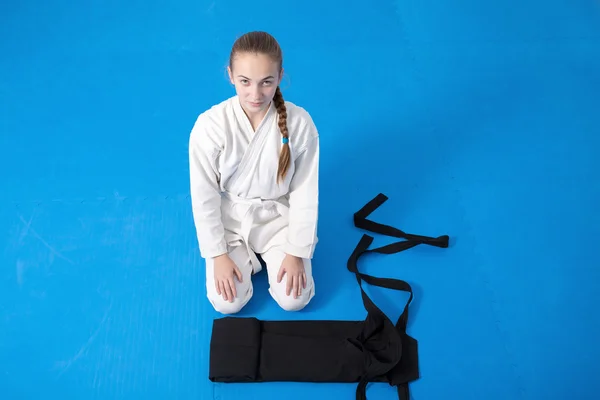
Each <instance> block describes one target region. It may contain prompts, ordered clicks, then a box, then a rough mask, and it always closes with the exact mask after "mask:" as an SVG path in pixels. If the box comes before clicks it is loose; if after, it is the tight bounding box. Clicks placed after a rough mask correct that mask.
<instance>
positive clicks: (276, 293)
mask: <svg viewBox="0 0 600 400" xmlns="http://www.w3.org/2000/svg"><path fill="white" fill-rule="evenodd" d="M269 292H270V293H271V297H273V299H274V300H275V301H276V302H277V304H278V305H279V306H280V307H281V308H282V309H284V310H285V311H300V310H302V309H304V307H306V306H307V305H308V303H310V301H311V300H312V298H313V297H314V295H315V288H314V283H313V282H312V280H311V282H310V283H309V284H308V285H307V286H306V289H304V288H303V289H302V292H301V293H300V296H297V297H294V295H293V293H290V294H289V295H288V294H287V293H286V284H285V279H284V280H283V281H282V282H281V283H280V284H278V285H277V286H275V287H271V288H270V289H269Z"/></svg>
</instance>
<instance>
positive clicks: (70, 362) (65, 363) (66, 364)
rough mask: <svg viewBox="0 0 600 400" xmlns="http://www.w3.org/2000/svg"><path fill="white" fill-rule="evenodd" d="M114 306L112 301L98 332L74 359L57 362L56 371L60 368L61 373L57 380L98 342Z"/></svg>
mask: <svg viewBox="0 0 600 400" xmlns="http://www.w3.org/2000/svg"><path fill="white" fill-rule="evenodd" d="M112 306H113V303H112V301H111V303H110V304H109V306H108V308H107V309H106V311H105V312H104V316H103V317H102V320H100V323H99V324H98V327H97V328H96V330H95V331H94V333H92V335H91V336H90V337H89V339H88V340H87V341H86V342H85V343H84V344H83V346H81V347H80V348H79V351H77V353H76V354H75V355H74V356H73V357H71V358H70V359H68V360H66V361H58V362H56V364H55V369H56V368H60V372H59V373H58V375H57V376H56V379H57V380H58V379H59V378H60V377H61V376H62V375H63V374H64V373H65V372H67V371H68V370H69V369H70V368H71V366H72V365H73V364H74V363H76V362H77V361H78V360H79V359H80V358H81V357H83V355H84V354H85V353H86V352H87V350H88V349H89V348H90V347H91V345H92V343H93V342H94V340H96V337H97V336H98V334H99V333H100V331H101V330H102V328H103V327H104V325H106V321H107V320H108V315H109V313H110V310H111V309H112Z"/></svg>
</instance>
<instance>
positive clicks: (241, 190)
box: [189, 96, 319, 314]
mask: <svg viewBox="0 0 600 400" xmlns="http://www.w3.org/2000/svg"><path fill="white" fill-rule="evenodd" d="M286 108H287V127H288V132H289V145H290V154H291V162H290V167H289V169H288V172H287V175H286V177H285V180H283V181H282V182H281V183H279V182H278V181H277V169H278V163H279V154H280V152H281V147H282V145H283V144H282V136H281V132H280V131H279V127H278V125H277V120H278V115H277V110H276V109H275V105H274V104H271V106H270V108H269V110H268V112H267V114H266V115H265V117H264V118H263V120H262V122H261V124H260V125H259V126H258V127H257V129H256V132H254V131H253V129H252V126H251V124H250V121H249V119H248V118H247V116H246V115H245V113H244V111H243V109H242V107H241V105H240V102H239V99H238V97H237V96H234V97H231V98H229V99H227V100H225V101H223V102H222V103H220V104H217V105H215V106H213V107H212V108H210V109H209V110H207V111H205V112H203V113H202V114H200V116H199V117H198V119H197V121H196V123H195V125H194V127H193V129H192V132H191V134H190V141H189V156H190V185H191V199H192V210H193V216H194V223H195V225H196V232H197V236H198V242H199V246H200V253H201V256H202V257H203V258H205V259H206V268H207V270H206V281H207V282H206V285H207V295H208V298H209V300H210V301H211V303H212V304H213V306H214V307H215V309H217V311H220V312H222V313H226V314H229V313H235V312H237V311H239V310H240V309H241V308H242V307H243V306H244V305H245V304H246V303H247V302H248V301H249V300H250V298H251V297H252V294H253V289H252V283H251V275H252V274H255V273H257V272H259V271H260V270H261V269H262V267H261V265H260V263H259V261H258V258H257V257H256V254H255V252H256V253H259V254H261V256H262V258H263V260H264V261H265V263H266V265H267V271H268V276H269V284H270V288H269V292H270V293H271V295H272V297H273V298H274V299H275V300H276V301H277V302H278V303H279V304H280V305H281V306H282V307H283V308H284V309H288V310H297V309H301V308H303V307H304V306H305V305H306V304H307V303H308V302H309V301H310V300H311V298H312V297H313V296H314V293H315V292H314V282H313V278H312V264H311V259H312V257H313V253H314V250H315V245H316V244H317V241H318V238H317V220H318V173H319V135H318V131H317V129H316V127H315V125H314V123H313V121H312V118H311V117H310V115H309V114H308V112H307V111H305V110H304V109H303V108H301V107H299V106H296V105H295V104H293V103H291V102H288V101H286ZM224 253H229V256H230V257H231V258H232V260H233V261H234V262H235V263H236V265H237V266H238V268H239V269H240V271H241V272H242V275H243V282H242V283H241V284H240V283H239V281H238V280H237V278H234V281H235V283H236V291H237V298H236V299H235V301H234V302H233V303H229V302H226V301H225V300H223V298H222V296H220V295H218V294H217V292H216V288H215V284H214V273H213V271H214V270H213V260H212V258H213V257H215V256H218V255H221V254H224ZM286 253H287V254H291V255H295V256H298V257H301V258H302V259H303V261H304V266H305V272H306V277H307V286H306V289H304V288H302V295H301V297H300V298H298V299H294V297H293V295H290V296H287V295H286V293H285V288H286V281H287V276H284V278H283V280H282V282H281V283H279V284H278V283H277V273H278V272H279V267H280V265H281V261H283V258H284V257H285V254H286Z"/></svg>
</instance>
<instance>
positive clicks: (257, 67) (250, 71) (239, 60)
mask: <svg viewBox="0 0 600 400" xmlns="http://www.w3.org/2000/svg"><path fill="white" fill-rule="evenodd" d="M227 71H228V73H229V79H230V81H231V83H232V84H233V85H235V91H236V92H237V95H238V97H239V98H240V103H241V105H242V107H243V108H244V110H245V111H246V113H248V114H250V115H255V116H258V115H261V114H264V113H265V112H266V111H267V109H268V108H269V104H270V103H271V100H273V97H274V96H275V91H276V90H277V86H278V85H279V84H280V83H281V77H282V75H283V70H281V71H279V65H278V63H277V62H274V61H273V60H272V59H271V58H269V56H267V55H264V54H254V53H242V54H238V55H237V56H236V57H235V59H234V61H233V69H232V68H230V67H228V68H227Z"/></svg>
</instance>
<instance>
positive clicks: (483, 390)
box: [0, 0, 600, 400]
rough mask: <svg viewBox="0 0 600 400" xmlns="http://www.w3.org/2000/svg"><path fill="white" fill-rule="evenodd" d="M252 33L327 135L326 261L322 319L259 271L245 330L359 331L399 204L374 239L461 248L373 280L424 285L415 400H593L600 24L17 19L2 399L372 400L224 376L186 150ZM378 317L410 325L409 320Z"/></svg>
mask: <svg viewBox="0 0 600 400" xmlns="http://www.w3.org/2000/svg"><path fill="white" fill-rule="evenodd" d="M311 25H313V26H311ZM254 29H260V30H267V31H269V32H271V33H273V34H274V35H275V36H276V37H277V38H278V39H279V41H280V42H281V45H282V47H283V49H284V52H285V53H284V56H285V61H284V62H285V68H286V72H287V77H286V79H285V80H284V83H283V86H282V89H283V93H284V96H285V98H287V99H289V100H291V101H293V102H295V103H297V104H299V105H302V106H304V107H306V108H307V109H308V110H309V112H310V113H311V114H312V115H313V118H314V120H315V122H316V124H317V126H318V128H319V130H320V132H321V143H322V164H321V165H322V167H321V168H322V169H321V171H322V172H321V182H322V185H321V187H322V189H321V223H320V238H321V242H320V244H319V247H318V250H317V254H316V257H315V260H314V265H315V267H314V269H315V270H314V274H315V279H316V284H317V295H316V297H315V298H314V301H313V302H312V303H311V304H310V305H309V307H308V308H306V309H305V310H304V311H302V312H300V313H285V312H283V311H281V310H279V309H278V307H277V305H276V304H275V303H274V302H273V301H272V300H271V299H270V297H269V295H268V294H267V282H266V276H265V275H266V274H265V273H264V272H263V273H261V274H260V275H259V276H257V277H256V280H255V282H256V283H255V285H256V290H255V293H256V294H255V297H254V298H253V299H252V301H251V303H250V304H249V305H248V307H247V308H246V309H244V311H243V313H242V314H241V315H243V316H250V315H251V316H257V317H259V318H264V319H361V318H364V316H365V314H366V312H365V310H364V309H363V306H362V302H361V297H360V291H359V289H358V287H357V285H356V279H355V277H354V276H353V275H352V274H351V273H349V272H348V271H347V270H346V259H347V257H348V255H349V254H350V252H351V251H352V249H353V248H354V246H355V245H356V243H357V241H358V239H359V238H360V236H361V234H362V232H360V231H358V230H357V229H355V228H354V227H353V225H352V213H353V212H354V211H356V210H357V209H358V208H360V207H361V206H362V205H363V204H364V203H365V202H366V201H368V200H369V199H371V198H372V197H373V196H375V195H376V194H377V193H380V192H383V193H385V194H386V195H387V196H388V197H389V200H388V202H387V203H385V205H384V206H382V208H381V209H380V210H377V212H376V213H375V214H374V215H373V218H374V219H376V220H378V221H380V222H383V223H388V224H392V225H394V226H396V227H398V228H401V229H403V230H406V231H408V232H412V233H417V234H423V235H431V236H436V235H442V234H449V235H450V236H451V238H452V240H451V246H450V248H448V249H438V248H428V247H424V246H421V247H418V248H414V249H411V250H410V251H407V252H404V253H400V254H397V255H393V256H385V257H376V256H374V257H369V258H367V259H365V261H363V263H362V264H361V265H362V267H363V268H364V270H365V272H367V273H371V274H375V275H379V276H391V277H396V278H400V279H405V280H407V281H408V282H409V283H410V284H411V285H413V287H414V290H415V296H416V298H415V301H414V303H413V306H412V308H411V319H410V322H409V332H410V333H411V335H413V336H414V337H416V338H417V339H418V340H419V343H420V360H421V374H422V376H421V379H420V380H418V381H417V382H415V383H413V384H412V385H411V390H412V396H413V398H414V399H462V400H466V399H474V400H480V399H490V400H495V399H506V398H510V399H527V400H529V399H564V398H569V399H577V400H587V399H596V398H597V396H598V393H599V392H600V384H599V383H594V382H595V379H596V378H595V377H598V376H600V367H599V366H598V358H600V346H599V345H598V338H599V337H600V313H599V312H598V311H597V304H598V302H599V300H600V294H599V293H600V292H599V291H600V257H599V256H598V253H597V251H596V249H595V246H596V245H597V243H598V241H599V240H600V212H599V211H598V206H599V205H600V179H599V178H598V172H599V171H600V162H599V160H598V154H599V149H600V139H599V137H600V136H599V132H600V130H599V128H598V127H599V125H600V117H599V116H598V115H600V114H597V113H598V110H599V109H600V107H599V105H600V100H599V97H598V94H599V93H600V3H598V2H597V1H595V0H588V1H578V2H574V1H545V2H542V1H539V0H525V1H515V0H512V1H504V2H493V3H490V2H481V1H474V0H462V1H455V2H451V3H447V4H440V2H434V1H429V0H421V1H419V2H416V1H405V0H401V1H392V0H376V1H374V2H371V3H367V2H364V1H360V2H359V1H352V0H351V1H345V2H341V1H334V2H323V1H312V0H309V1H304V2H296V3H295V4H294V5H288V4H287V3H285V2H284V3H277V2H275V3H274V2H258V3H248V2H241V1H231V2H216V1H210V0H206V1H202V0H201V1H195V2H192V1H176V2H166V1H163V2H159V1H149V2H117V1H108V2H106V1H104V2H67V1H53V2H42V1H39V0H38V1H34V0H30V1H21V2H16V1H13V2H9V1H6V2H2V4H0V38H1V39H0V54H1V57H0V187H1V190H0V193H1V197H0V235H1V236H0V239H1V241H0V245H1V251H2V253H1V254H2V257H1V259H0V260H1V264H0V282H1V284H0V398H2V399H6V400H20V399H39V398H48V399H54V398H59V399H62V400H67V399H111V400H114V399H127V400H131V399H144V400H148V399H179V400H188V399H189V400H197V399H214V400H229V399H231V400H237V399H240V398H242V397H244V398H247V399H265V398H269V399H270V398H281V396H282V395H284V394H285V395H286V396H289V399H290V400H291V399H293V400H305V399H306V398H328V397H332V396H335V397H336V398H339V399H352V398H354V392H355V389H356V386H355V385H350V384H318V385H317V384H308V383H306V384H301V383H265V384H252V385H243V384H229V385H220V384H217V385H215V384H212V383H210V382H209V381H208V378H207V375H208V360H207V358H208V356H209V352H208V351H209V348H208V345H209V341H210V329H211V326H212V319H213V318H215V317H218V316H219V315H218V314H216V313H215V312H214V311H212V309H211V307H210V305H209V303H208V301H207V300H206V295H205V287H204V278H205V274H204V271H203V262H202V260H201V259H200V258H199V255H198V248H197V243H196V238H195V232H194V227H193V222H192V218H191V212H190V204H189V203H190V202H189V196H188V192H189V188H188V161H187V143H188V135H189V131H190V129H191V127H192V124H193V122H194V121H195V118H196V116H197V114H198V113H199V112H201V111H202V110H204V109H206V108H208V107H210V106H211V105H212V104H214V103H216V102H219V101H221V100H223V99H224V98H226V97H228V96H230V95H232V94H233V89H232V87H231V86H230V85H229V83H228V81H227V79H226V70H225V66H226V62H227V58H228V55H229V50H230V46H231V45H232V43H233V41H234V40H235V38H236V37H238V36H239V35H241V34H242V33H244V32H246V31H249V30H254ZM594 115H596V116H595V117H594ZM387 241H388V240H387V239H384V238H379V237H378V238H376V242H375V244H379V243H384V242H387ZM369 293H370V294H372V296H373V298H374V299H375V300H376V301H377V302H378V304H379V305H381V307H382V309H384V310H385V311H386V312H388V313H389V315H390V316H391V317H393V318H395V317H397V315H398V314H399V312H400V310H401V309H402V307H403V305H404V301H405V300H406V296H405V295H403V294H398V293H393V292H388V291H385V290H382V289H376V288H372V289H370V291H369ZM367 395H368V398H369V399H371V400H384V399H395V398H396V393H395V391H394V390H393V389H392V388H390V387H389V386H387V385H385V384H371V385H369V386H368V389H367Z"/></svg>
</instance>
